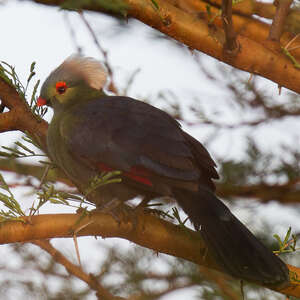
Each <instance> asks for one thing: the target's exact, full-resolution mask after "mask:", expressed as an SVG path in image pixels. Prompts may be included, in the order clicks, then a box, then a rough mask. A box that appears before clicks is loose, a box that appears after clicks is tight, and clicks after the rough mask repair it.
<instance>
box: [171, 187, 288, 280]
mask: <svg viewBox="0 0 300 300" xmlns="http://www.w3.org/2000/svg"><path fill="white" fill-rule="evenodd" d="M175 197H176V200H177V202H178V204H179V205H180V206H181V207H182V208H183V210H184V211H185V213H186V214H187V215H188V216H189V218H190V220H191V221H192V223H193V224H194V226H195V228H196V229H197V230H200V232H201V234H202V236H203V239H204V240H205V242H206V244H207V246H208V251H210V253H211V254H212V256H213V257H214V259H215V260H216V262H217V264H218V265H219V266H220V267H221V268H222V269H223V270H224V271H225V272H227V273H228V274H230V275H232V276H234V277H237V278H241V279H245V280H249V281H256V282H260V283H263V284H265V285H272V284H274V285H276V284H279V283H284V282H288V280H289V275H288V274H289V272H288V269H287V267H286V265H285V264H284V263H283V262H282V261H281V260H280V258H278V257H277V256H276V255H274V254H273V253H272V252H271V251H270V250H269V249H268V248H266V247H265V246H264V245H263V244H262V242H260V241H259V240H258V239H257V238H256V237H255V236H254V235H253V234H252V233H251V232H250V231H249V230H248V229H247V228H246V227H245V226H244V225H243V224H242V223H241V222H240V221H239V220H238V219H237V218H236V217H235V216H234V215H233V214H232V213H231V212H230V210H229V209H228V208H227V207H226V206H225V205H224V204H223V202H222V201H221V200H219V199H218V198H217V197H216V196H215V195H214V194H213V193H212V192H211V191H209V190H207V189H205V188H204V187H203V188H200V190H199V192H197V193H196V192H190V191H186V190H185V191H183V190H177V191H176V194H175Z"/></svg>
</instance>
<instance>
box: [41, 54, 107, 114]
mask: <svg viewBox="0 0 300 300" xmlns="http://www.w3.org/2000/svg"><path fill="white" fill-rule="evenodd" d="M106 79H107V73H106V71H105V69H104V67H103V66H102V64H101V63H100V62H99V61H97V60H95V59H93V58H87V57H82V56H79V55H72V56H70V57H69V58H67V59H66V60H65V61H64V62H63V63H62V64H61V65H60V66H59V67H57V68H56V69H55V70H54V71H53V72H52V73H51V74H50V75H49V76H48V78H47V79H46V80H45V82H44V84H43V86H42V88H41V94H40V97H39V98H38V100H37V105H38V106H43V105H48V106H52V107H53V109H54V110H64V109H65V108H66V107H69V106H72V105H74V104H76V103H78V102H79V101H86V100H88V99H91V98H93V97H95V96H97V95H99V94H101V93H103V91H102V89H103V87H104V85H105V83H106Z"/></svg>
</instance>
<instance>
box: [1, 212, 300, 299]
mask: <svg viewBox="0 0 300 300" xmlns="http://www.w3.org/2000/svg"><path fill="white" fill-rule="evenodd" d="M25 220H26V221H27V222H28V223H26V224H24V223H21V222H5V223H3V224H2V226H1V227H0V244H8V243H15V242H28V241H33V240H37V239H49V238H54V237H73V232H74V231H75V230H76V228H80V227H82V228H83V229H82V230H80V231H79V232H78V233H77V234H76V235H77V236H99V235H100V236H102V237H120V238H124V239H127V240H130V241H132V242H134V243H136V244H138V245H141V246H144V247H147V248H149V249H153V250H155V251H158V252H162V253H166V254H170V255H174V256H176V257H181V258H184V259H186V260H189V261H191V262H194V263H196V264H199V265H203V266H206V267H209V268H214V269H218V266H217V265H216V263H215V262H214V260H213V258H212V257H211V256H210V254H209V253H208V254H207V255H204V253H205V252H206V248H205V244H204V242H203V240H202V239H201V235H200V234H199V233H197V232H195V231H192V230H189V229H187V228H184V227H182V226H179V225H177V226H175V225H173V224H171V223H169V222H166V221H164V220H162V219H159V218H157V217H155V216H153V215H150V214H146V215H145V214H143V215H141V214H140V215H138V216H137V219H136V220H133V221H132V220H128V219H127V220H126V222H121V223H120V224H119V223H117V222H116V221H115V220H114V218H113V217H112V216H110V215H107V214H103V213H99V212H94V213H91V214H90V215H87V216H85V217H82V216H81V215H78V214H54V215H50V214H48V215H38V216H32V217H30V218H27V219H25ZM83 225H87V226H83ZM288 268H289V270H290V280H291V281H290V282H289V283H286V284H285V285H284V286H281V287H274V286H268V288H270V289H273V290H276V291H278V292H280V293H283V294H287V295H290V296H295V297H299V296H300V283H299V280H297V278H300V269H298V268H296V267H293V266H290V265H288Z"/></svg>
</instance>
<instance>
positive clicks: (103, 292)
mask: <svg viewBox="0 0 300 300" xmlns="http://www.w3.org/2000/svg"><path fill="white" fill-rule="evenodd" d="M31 243H32V244H34V245H36V246H39V247H40V248H42V249H43V250H45V251H46V252H48V253H49V254H50V255H51V256H52V258H53V259H54V260H55V261H56V262H57V263H59V264H61V265H63V266H64V267H65V268H66V270H67V271H68V272H69V273H70V274H72V275H74V276H76V277H77V278H79V279H81V280H82V281H84V282H86V283H87V284H88V285H89V287H90V288H91V289H93V290H95V291H97V296H98V299H103V300H124V299H125V298H122V297H115V296H114V295H112V294H111V293H110V292H109V291H108V290H107V289H105V288H104V287H103V286H102V285H101V284H100V283H99V282H98V281H97V279H96V278H93V276H91V275H90V274H86V273H85V272H83V270H82V269H81V268H80V267H79V266H76V265H74V264H73V263H71V262H70V261H69V260H68V259H67V258H66V257H65V256H64V255H63V254H62V253H61V252H60V251H58V250H57V249H55V248H54V247H53V246H52V245H51V244H50V242H49V241H48V240H36V241H32V242H31Z"/></svg>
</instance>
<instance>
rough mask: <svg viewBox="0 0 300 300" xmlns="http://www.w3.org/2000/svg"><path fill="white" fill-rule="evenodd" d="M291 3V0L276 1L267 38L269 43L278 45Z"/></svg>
mask: <svg viewBox="0 0 300 300" xmlns="http://www.w3.org/2000/svg"><path fill="white" fill-rule="evenodd" d="M292 2H293V0H276V4H277V8H276V13H275V16H274V19H273V22H272V25H271V27H270V33H269V37H268V39H269V40H270V41H272V42H276V43H279V41H280V37H281V35H282V33H283V29H284V25H285V20H286V17H287V15H288V13H289V10H290V6H291V4H292Z"/></svg>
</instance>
